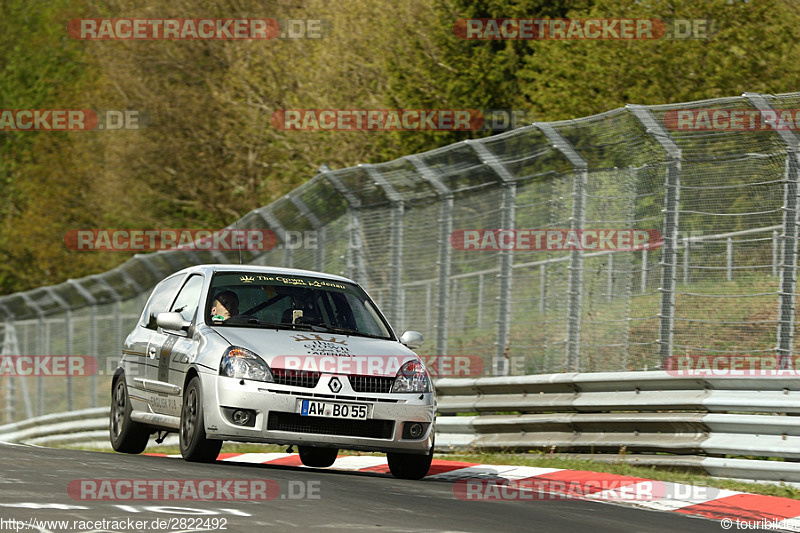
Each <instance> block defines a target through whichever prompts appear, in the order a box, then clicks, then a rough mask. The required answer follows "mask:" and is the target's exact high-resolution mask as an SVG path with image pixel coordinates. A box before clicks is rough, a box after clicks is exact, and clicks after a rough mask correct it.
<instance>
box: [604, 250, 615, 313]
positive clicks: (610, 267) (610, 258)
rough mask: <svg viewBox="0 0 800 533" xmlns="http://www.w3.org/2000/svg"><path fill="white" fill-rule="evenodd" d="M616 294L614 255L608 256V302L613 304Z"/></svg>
mask: <svg viewBox="0 0 800 533" xmlns="http://www.w3.org/2000/svg"><path fill="white" fill-rule="evenodd" d="M613 294H614V254H608V296H607V297H606V301H608V302H611V297H612V296H613Z"/></svg>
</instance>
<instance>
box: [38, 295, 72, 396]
mask: <svg viewBox="0 0 800 533" xmlns="http://www.w3.org/2000/svg"><path fill="white" fill-rule="evenodd" d="M44 290H45V291H46V292H47V293H48V294H49V295H50V297H51V298H53V300H54V301H55V302H56V303H58V305H60V306H61V309H63V310H64V328H65V330H66V331H65V346H66V350H64V351H65V352H67V353H66V354H64V355H74V354H73V353H72V348H73V341H74V334H75V330H74V329H73V323H72V308H71V307H70V306H69V304H68V303H67V302H66V301H65V300H64V299H63V298H62V297H61V296H59V295H58V293H57V292H56V291H55V290H54V289H53V287H45V289H44ZM74 410H75V391H74V388H73V384H72V376H70V375H67V411H74Z"/></svg>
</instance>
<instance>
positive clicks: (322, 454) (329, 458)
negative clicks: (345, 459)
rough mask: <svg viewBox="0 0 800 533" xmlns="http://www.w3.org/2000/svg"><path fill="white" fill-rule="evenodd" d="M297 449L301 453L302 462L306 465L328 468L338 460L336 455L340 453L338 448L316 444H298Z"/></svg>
mask: <svg viewBox="0 0 800 533" xmlns="http://www.w3.org/2000/svg"><path fill="white" fill-rule="evenodd" d="M297 451H298V453H299V454H300V462H301V463H303V464H304V465H306V466H313V467H316V468H326V467H328V466H331V465H332V464H333V462H334V461H336V456H337V455H339V450H338V449H337V448H316V447H314V446H298V447H297Z"/></svg>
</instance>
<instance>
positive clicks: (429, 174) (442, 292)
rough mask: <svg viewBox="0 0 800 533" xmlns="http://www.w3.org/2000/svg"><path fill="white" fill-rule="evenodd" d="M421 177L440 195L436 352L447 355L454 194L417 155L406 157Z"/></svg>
mask: <svg viewBox="0 0 800 533" xmlns="http://www.w3.org/2000/svg"><path fill="white" fill-rule="evenodd" d="M405 159H406V160H407V161H408V162H410V163H411V164H412V165H413V166H414V169H415V170H416V171H417V173H419V175H420V177H422V179H424V180H425V181H427V182H428V183H430V184H431V186H432V187H433V188H434V189H435V190H436V194H438V195H439V200H440V205H441V207H440V211H439V298H438V303H437V304H436V312H437V317H436V351H437V352H438V353H439V354H440V355H444V354H446V353H447V328H448V319H449V317H448V309H447V304H448V300H449V290H450V257H451V254H450V234H451V233H452V232H453V193H452V192H451V191H450V188H449V187H447V185H445V184H444V183H443V182H442V180H440V179H439V176H438V175H437V173H436V171H435V170H433V169H432V168H430V167H429V166H428V165H426V164H425V163H424V162H423V161H422V159H420V157H419V156H417V155H410V156H406V158H405Z"/></svg>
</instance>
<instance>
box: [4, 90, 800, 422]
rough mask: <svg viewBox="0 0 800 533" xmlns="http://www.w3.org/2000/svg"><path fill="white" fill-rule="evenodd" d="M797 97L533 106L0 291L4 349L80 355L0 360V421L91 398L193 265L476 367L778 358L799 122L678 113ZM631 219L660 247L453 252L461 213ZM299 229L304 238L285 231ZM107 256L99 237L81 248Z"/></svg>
mask: <svg viewBox="0 0 800 533" xmlns="http://www.w3.org/2000/svg"><path fill="white" fill-rule="evenodd" d="M704 109H715V110H727V111H733V110H753V109H755V110H762V111H767V112H768V111H770V110H781V109H800V93H792V94H783V95H774V96H773V95H770V96H767V95H759V94H745V95H743V96H741V97H733V98H720V99H715V100H707V101H699V102H691V103H683V104H671V105H660V106H638V105H629V106H626V107H625V108H622V109H616V110H613V111H609V112H607V113H603V114H600V115H595V116H592V117H586V118H581V119H577V120H570V121H562V122H551V123H534V124H532V125H530V126H526V127H522V128H518V129H515V130H512V131H510V132H506V133H504V134H500V135H495V136H492V137H489V138H485V139H481V140H470V141H464V142H460V143H456V144H453V145H450V146H446V147H443V148H439V149H436V150H432V151H429V152H425V153H420V154H415V155H409V156H406V157H403V158H400V159H397V160H394V161H389V162H386V163H382V164H375V165H371V164H364V165H358V166H355V167H351V168H345V169H338V170H331V169H329V168H327V167H326V166H324V165H323V166H322V167H321V168H320V170H319V173H318V174H317V175H316V176H314V177H313V178H311V179H310V180H309V181H308V182H306V183H305V184H303V185H302V186H300V187H298V188H297V189H295V190H294V191H292V192H291V193H290V194H287V195H286V196H284V197H282V198H280V199H278V200H277V201H275V202H273V203H272V204H270V205H268V206H265V207H263V208H260V209H257V210H255V211H252V212H250V213H248V214H247V215H245V216H244V217H243V218H242V219H240V220H238V221H237V222H236V223H235V224H232V225H231V226H230V227H231V228H234V227H235V228H239V229H243V228H245V229H270V230H272V231H274V232H275V233H276V235H277V238H278V246H276V247H275V248H273V249H271V250H268V251H264V252H252V251H243V252H241V254H240V253H239V252H227V251H205V250H172V251H162V252H156V253H151V254H142V255H137V256H135V257H133V258H131V259H130V260H128V261H127V262H125V263H124V264H122V265H120V266H119V267H117V268H115V269H113V270H110V271H108V272H105V273H102V274H98V275H94V276H90V277H86V278H82V279H78V280H70V281H68V282H66V283H62V284H60V285H56V286H52V287H42V288H38V289H35V290H32V291H28V292H25V293H16V294H11V295H7V296H3V297H2V298H0V311H2V312H3V313H4V316H5V317H6V321H5V323H4V324H0V333H2V337H3V339H4V340H3V345H2V346H3V348H2V349H3V351H2V354H3V355H16V354H23V355H24V354H35V355H71V354H80V355H91V356H94V357H96V358H97V361H98V369H97V372H96V373H95V374H94V375H92V376H87V377H72V378H55V377H50V376H36V377H31V376H29V377H19V376H17V377H11V376H10V375H7V373H5V374H4V373H3V372H0V380H1V381H0V386H1V387H2V389H3V392H2V394H0V405H2V409H3V410H5V412H6V417H5V418H6V419H7V421H9V422H11V421H14V420H20V419H23V418H26V417H30V416H32V415H41V414H46V413H51V412H59V411H67V410H70V411H71V410H74V409H82V408H86V407H94V406H98V405H105V404H106V403H107V397H108V385H109V380H110V377H111V374H112V373H113V368H114V367H115V365H116V361H117V360H118V358H119V356H120V346H121V344H122V341H123V340H124V336H125V335H127V333H128V332H129V331H130V330H131V329H132V328H133V327H134V325H135V323H136V320H137V318H138V315H139V313H140V310H141V308H142V306H143V304H144V301H145V300H146V298H147V295H148V293H149V291H150V290H151V288H152V287H153V286H154V285H155V284H156V283H157V282H158V281H160V280H161V279H163V278H164V277H166V276H167V275H169V274H171V273H172V272H175V271H177V270H179V269H181V268H184V267H186V266H189V265H193V264H199V263H238V262H239V261H240V255H241V260H242V261H243V262H244V263H246V264H257V265H272V266H287V267H295V268H305V269H312V270H321V271H325V272H330V273H334V274H342V275H345V276H347V277H350V278H352V279H354V280H356V281H357V282H359V283H361V284H362V285H363V286H364V287H365V288H366V289H367V290H368V291H369V292H370V293H371V294H372V295H373V296H374V297H375V299H376V300H377V301H378V303H379V305H380V306H381V308H382V309H383V311H384V312H385V313H386V314H387V316H388V318H389V320H390V321H391V323H392V324H393V326H394V327H395V329H396V330H397V331H398V334H399V333H401V332H402V331H403V330H407V329H410V330H418V331H420V332H422V333H423V334H424V335H425V337H426V342H425V345H424V346H423V348H422V349H421V350H420V353H423V354H436V355H445V354H448V355H452V354H458V355H477V356H480V357H481V358H482V359H483V361H484V366H485V374H486V375H508V374H511V375H516V374H541V373H558V372H600V371H603V372H612V371H613V372H616V371H639V370H659V369H662V368H663V366H664V361H666V360H667V359H668V358H669V357H670V356H672V355H684V354H742V353H746V354H764V355H770V356H778V357H780V358H782V360H784V361H786V362H791V357H790V356H792V355H793V354H794V346H793V338H794V333H795V329H796V327H797V322H796V320H795V311H794V310H795V302H796V300H797V290H796V278H797V276H796V274H797V231H798V228H797V200H798V170H799V169H800V162H799V161H798V148H797V136H796V134H795V133H794V131H790V130H783V129H775V128H761V129H757V130H748V129H743V130H731V129H730V128H727V129H722V128H714V127H713V124H712V127H710V128H706V129H680V128H679V127H678V126H676V124H677V122H676V121H675V120H674V117H675V116H676V113H677V112H678V111H681V110H685V111H686V112H688V113H694V115H697V114H699V113H700V111H701V110H704ZM512 228H516V229H540V230H547V229H571V230H583V229H641V230H650V231H657V232H660V234H661V235H662V236H663V242H661V243H660V244H661V245H660V246H658V247H655V248H650V249H644V250H636V251H619V250H585V251H582V250H549V251H548V250H545V251H532V250H519V249H517V250H514V249H507V248H499V249H496V250H485V249H484V250H464V249H460V248H461V247H459V246H454V244H453V242H451V235H452V234H453V232H456V231H459V230H464V229H474V230H486V229H495V230H496V229H512ZM309 235H311V236H313V237H315V238H313V239H303V238H299V239H298V236H309ZM81 253H102V252H81Z"/></svg>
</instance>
